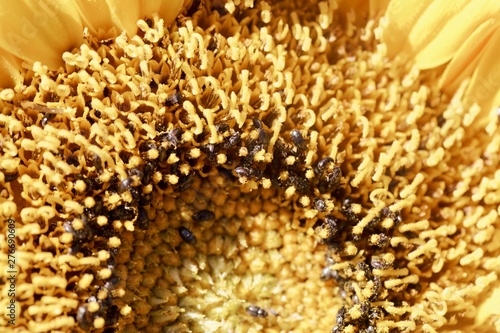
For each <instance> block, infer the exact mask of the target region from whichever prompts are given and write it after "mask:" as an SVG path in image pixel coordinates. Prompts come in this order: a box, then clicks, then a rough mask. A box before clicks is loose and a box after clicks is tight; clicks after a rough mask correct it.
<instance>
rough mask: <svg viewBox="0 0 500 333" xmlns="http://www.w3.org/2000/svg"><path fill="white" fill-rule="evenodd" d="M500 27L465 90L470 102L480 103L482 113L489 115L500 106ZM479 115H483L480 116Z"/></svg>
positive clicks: (467, 100) (466, 97) (482, 55)
mask: <svg viewBox="0 0 500 333" xmlns="http://www.w3.org/2000/svg"><path fill="white" fill-rule="evenodd" d="M499 54H500V29H496V31H495V33H494V34H493V36H492V37H491V40H490V41H489V42H488V44H487V45H486V47H485V48H484V51H483V52H482V54H481V56H480V59H479V62H478V66H477V68H476V70H475V72H474V74H473V76H472V78H471V81H470V83H469V86H468V88H467V90H466V92H465V101H466V102H467V103H468V104H471V103H474V102H475V103H478V104H479V105H480V106H481V109H482V110H481V114H482V115H487V114H488V113H489V112H490V111H491V110H492V109H493V108H495V109H496V108H498V107H499V106H500V61H498V55H499ZM478 117H481V115H480V116H478Z"/></svg>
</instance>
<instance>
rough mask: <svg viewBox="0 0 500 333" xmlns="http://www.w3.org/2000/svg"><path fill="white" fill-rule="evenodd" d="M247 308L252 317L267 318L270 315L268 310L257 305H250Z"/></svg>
mask: <svg viewBox="0 0 500 333" xmlns="http://www.w3.org/2000/svg"><path fill="white" fill-rule="evenodd" d="M245 310H246V312H247V313H248V314H249V315H250V316H252V317H257V318H266V317H267V316H268V313H267V311H266V310H264V309H262V308H260V307H258V306H256V305H249V306H247V307H246V309H245Z"/></svg>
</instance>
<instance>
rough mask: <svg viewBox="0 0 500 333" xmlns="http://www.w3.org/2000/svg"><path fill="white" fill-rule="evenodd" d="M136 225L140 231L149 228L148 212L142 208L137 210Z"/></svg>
mask: <svg viewBox="0 0 500 333" xmlns="http://www.w3.org/2000/svg"><path fill="white" fill-rule="evenodd" d="M136 224H137V226H138V227H139V229H141V230H147V229H148V227H149V217H148V212H147V211H146V209H144V208H143V207H139V209H138V213H137V221H136Z"/></svg>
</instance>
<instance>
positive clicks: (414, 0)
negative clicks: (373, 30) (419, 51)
mask: <svg viewBox="0 0 500 333" xmlns="http://www.w3.org/2000/svg"><path fill="white" fill-rule="evenodd" d="M430 3H431V1H429V0H407V1H395V0H392V1H391V2H390V3H389V6H388V7H387V11H386V17H387V20H388V22H387V26H386V28H385V29H384V34H383V36H382V40H383V42H384V43H385V44H386V45H387V52H388V55H389V57H391V58H393V57H395V56H396V55H398V54H400V53H401V52H402V50H403V49H404V48H403V47H406V48H408V47H410V49H408V50H406V53H407V55H409V54H411V53H413V51H412V50H413V49H412V48H411V45H410V46H408V45H406V44H407V39H408V35H409V34H410V32H411V30H412V29H413V26H414V25H415V24H416V23H417V21H418V20H419V19H420V18H421V16H422V14H423V13H424V12H425V10H426V9H427V7H428V6H429V5H430Z"/></svg>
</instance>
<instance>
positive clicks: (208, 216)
mask: <svg viewBox="0 0 500 333" xmlns="http://www.w3.org/2000/svg"><path fill="white" fill-rule="evenodd" d="M214 218H215V214H214V213H213V212H212V211H210V210H206V209H204V210H200V211H197V212H196V213H194V214H193V220H194V221H196V222H205V221H210V220H213V219H214Z"/></svg>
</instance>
